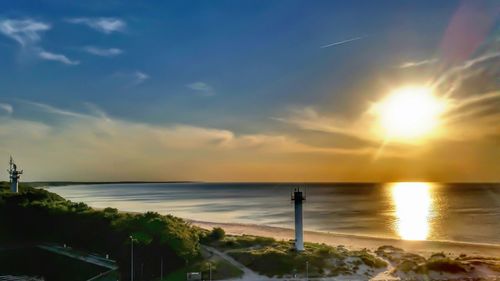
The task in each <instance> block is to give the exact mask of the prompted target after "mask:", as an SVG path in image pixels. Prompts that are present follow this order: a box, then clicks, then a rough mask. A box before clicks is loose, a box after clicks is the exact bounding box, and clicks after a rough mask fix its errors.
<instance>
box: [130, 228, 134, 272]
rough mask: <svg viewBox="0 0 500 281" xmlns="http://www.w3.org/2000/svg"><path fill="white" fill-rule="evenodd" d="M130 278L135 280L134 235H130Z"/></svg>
mask: <svg viewBox="0 0 500 281" xmlns="http://www.w3.org/2000/svg"><path fill="white" fill-rule="evenodd" d="M129 238H130V280H131V281H134V237H132V236H130V237H129Z"/></svg>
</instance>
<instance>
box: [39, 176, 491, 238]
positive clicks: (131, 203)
mask: <svg viewBox="0 0 500 281" xmlns="http://www.w3.org/2000/svg"><path fill="white" fill-rule="evenodd" d="M297 187H300V188H302V189H303V190H304V191H305V193H306V201H305V202H304V228H305V229H306V230H314V231H323V232H333V233H344V234H355V235H366V236H375V237H389V238H401V239H407V240H447V241H463V242H473V243H489V244H500V184H437V183H388V184H340V183H339V184H337V183H331V184H329V183H322V184H295V183H293V184H292V183H148V184H138V183H137V184H99V185H95V184H89V185H71V186H58V187H48V189H49V190H50V191H52V192H55V193H57V194H59V195H61V196H63V197H65V198H67V199H69V200H72V201H76V202H85V203H87V204H88V205H90V206H92V207H96V208H105V207H113V208H118V209H119V210H122V211H132V212H144V211H155V212H158V213H161V214H172V215H175V216H179V217H182V218H187V219H192V220H198V221H211V222H225V223H248V224H263V225H269V226H279V227H286V228H293V204H292V202H291V200H290V199H291V198H290V194H291V191H292V190H293V188H297Z"/></svg>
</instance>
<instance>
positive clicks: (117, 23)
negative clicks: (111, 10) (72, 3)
mask: <svg viewBox="0 0 500 281" xmlns="http://www.w3.org/2000/svg"><path fill="white" fill-rule="evenodd" d="M66 21H67V22H69V23H73V24H83V25H86V26H88V27H90V28H92V29H95V30H97V31H99V32H102V33H104V34H111V33H113V32H118V31H120V32H123V31H125V28H126V27H127V23H126V22H125V21H124V20H122V19H119V18H106V17H101V18H70V19H67V20H66Z"/></svg>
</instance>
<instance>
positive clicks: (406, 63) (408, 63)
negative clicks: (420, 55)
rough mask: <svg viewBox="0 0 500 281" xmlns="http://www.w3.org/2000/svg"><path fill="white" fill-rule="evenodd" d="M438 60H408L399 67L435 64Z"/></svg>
mask: <svg viewBox="0 0 500 281" xmlns="http://www.w3.org/2000/svg"><path fill="white" fill-rule="evenodd" d="M436 62H437V59H427V60H421V61H408V62H405V63H402V64H401V65H399V68H410V67H418V66H422V65H429V64H434V63H436Z"/></svg>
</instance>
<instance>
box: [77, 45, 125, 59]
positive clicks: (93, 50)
mask: <svg viewBox="0 0 500 281" xmlns="http://www.w3.org/2000/svg"><path fill="white" fill-rule="evenodd" d="M83 50H84V51H85V52H87V53H89V54H92V55H96V56H100V57H115V56H118V55H121V54H123V50H121V49H118V48H99V47H94V46H87V47H85V48H83Z"/></svg>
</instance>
